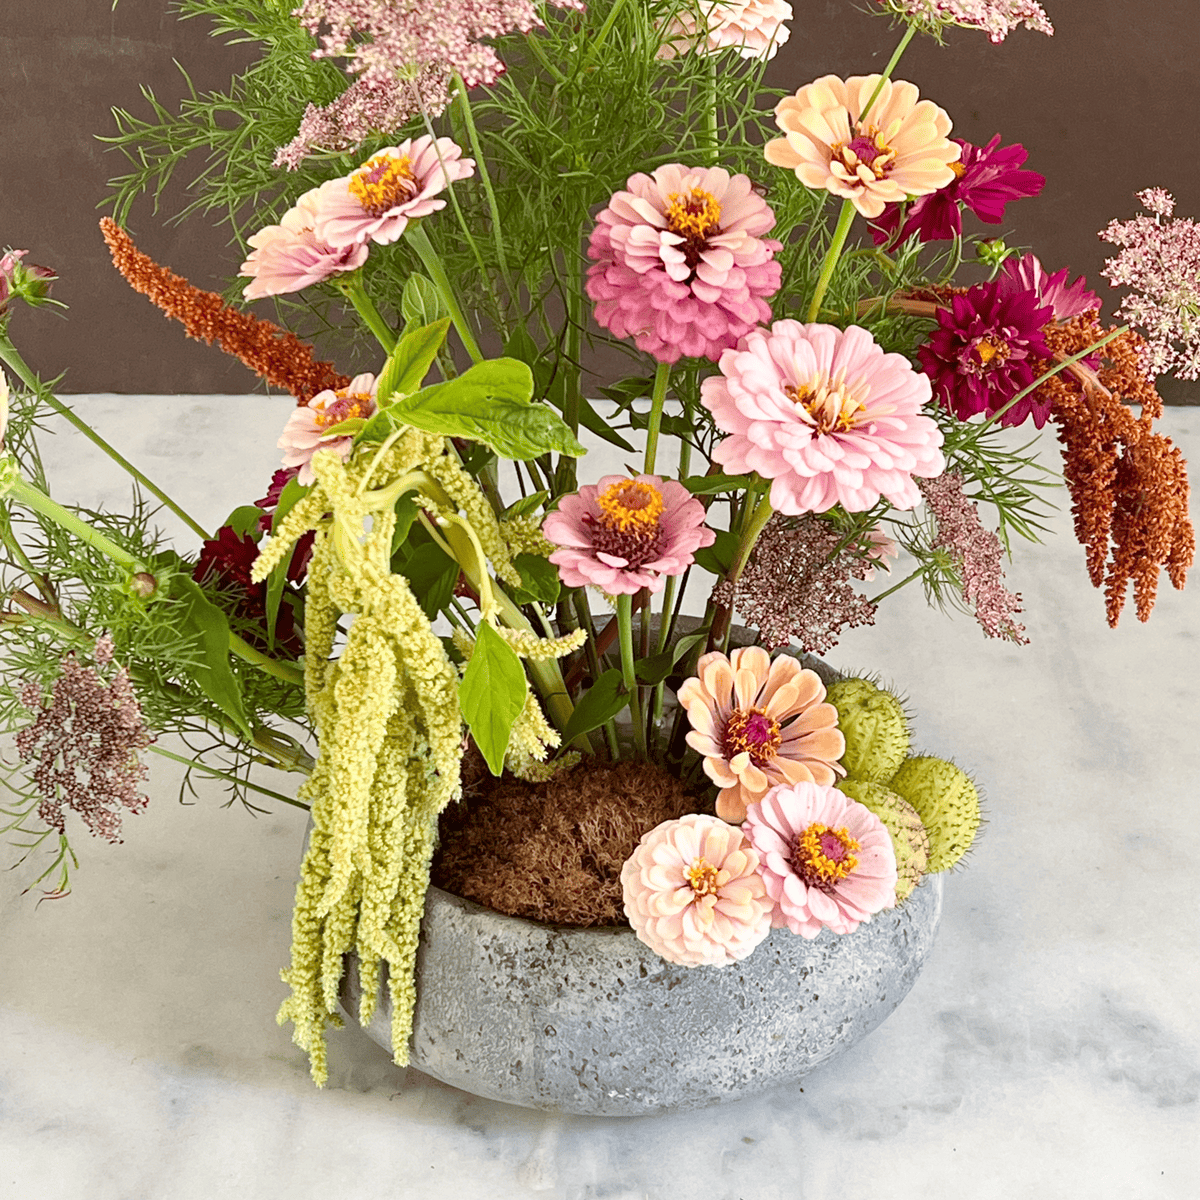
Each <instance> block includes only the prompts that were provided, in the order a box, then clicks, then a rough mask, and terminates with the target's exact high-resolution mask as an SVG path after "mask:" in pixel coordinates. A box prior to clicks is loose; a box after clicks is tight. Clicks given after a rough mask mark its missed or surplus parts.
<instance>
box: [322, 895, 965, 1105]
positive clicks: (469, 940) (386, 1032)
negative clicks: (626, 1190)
mask: <svg viewBox="0 0 1200 1200" xmlns="http://www.w3.org/2000/svg"><path fill="white" fill-rule="evenodd" d="M941 910H942V879H941V876H936V875H935V876H929V877H927V878H926V879H924V880H923V881H922V882H921V884H920V886H919V887H918V888H917V889H916V890H915V891H914V892H913V893H912V895H911V896H910V897H909V898H908V900H907V901H906V902H905V903H904V904H902V905H900V906H899V907H898V908H895V909H892V910H890V911H887V912H882V913H879V914H878V915H877V916H875V917H874V918H873V919H872V920H871V921H869V922H867V923H866V924H863V925H861V926H860V927H859V928H858V929H857V930H856V931H855V932H854V933H852V934H847V935H845V936H842V937H839V936H837V935H835V934H833V933H830V931H829V930H828V929H825V930H822V931H821V934H820V935H819V936H818V937H817V938H815V939H813V940H812V941H808V940H806V939H805V938H802V937H797V936H796V935H794V934H792V933H790V932H789V931H788V930H786V929H778V930H775V931H773V932H772V933H771V935H770V937H769V938H768V939H767V940H766V941H765V942H763V943H762V944H761V945H760V946H759V947H758V948H757V949H756V950H755V951H754V953H753V954H751V955H750V956H749V957H748V958H746V959H744V960H743V961H742V962H740V963H735V964H733V965H731V966H727V967H722V968H712V967H693V968H688V967H679V966H675V965H673V964H671V963H668V962H664V961H663V960H662V959H661V958H659V957H658V956H657V955H656V954H654V953H653V951H651V950H650V948H649V947H648V946H645V945H643V944H642V943H641V942H640V941H638V939H637V937H636V936H635V935H634V933H633V931H632V930H631V929H572V928H564V927H562V926H555V925H542V924H538V923H536V922H533V921H526V920H522V919H521V918H519V917H509V916H503V915H501V914H499V913H495V912H492V911H491V910H490V909H486V908H483V907H481V906H480V905H478V904H475V903H473V902H471V901H469V900H462V899H459V898H458V897H457V896H452V895H450V894H448V893H446V892H443V891H440V890H438V889H437V888H433V887H431V888H430V889H429V894H428V898H427V900H426V905H425V917H424V921H423V923H422V926H421V943H420V949H419V951H418V953H417V1007H416V1015H415V1022H414V1029H413V1036H412V1041H411V1044H410V1049H409V1055H410V1062H411V1063H412V1065H413V1066H414V1067H416V1068H417V1069H418V1070H420V1071H423V1072H424V1073H425V1074H427V1075H432V1076H433V1077H434V1078H435V1079H439V1080H441V1081H442V1082H443V1083H448V1084H451V1085H452V1086H454V1087H457V1088H462V1089H463V1090H464V1091H467V1092H471V1093H473V1094H475V1095H477V1096H484V1097H486V1098H488V1099H491V1100H504V1101H506V1102H507V1103H509V1104H517V1105H522V1106H524V1107H526V1108H536V1109H544V1110H548V1111H557V1112H563V1113H576V1114H583V1115H588V1116H605V1117H616V1116H644V1115H650V1114H654V1113H666V1112H681V1111H685V1110H687V1109H693V1108H702V1107H705V1106H707V1105H711V1104H717V1103H720V1102H722V1101H726V1100H737V1099H741V1098H744V1097H747V1096H753V1095H756V1094H757V1093H759V1092H763V1091H767V1090H769V1089H771V1088H775V1087H779V1086H782V1085H784V1084H790V1083H795V1082H796V1081H797V1080H799V1079H802V1078H803V1077H804V1076H805V1075H806V1074H808V1073H809V1072H810V1071H812V1070H813V1069H814V1068H816V1067H818V1066H820V1065H821V1064H822V1063H824V1062H828V1061H829V1060H830V1059H832V1058H834V1057H836V1056H837V1055H838V1054H840V1053H842V1051H844V1050H846V1049H848V1048H849V1047H850V1046H853V1045H854V1044H855V1043H856V1042H858V1041H860V1040H861V1039H862V1038H864V1037H866V1035H867V1034H868V1033H870V1032H871V1030H872V1029H874V1028H875V1027H876V1026H877V1025H879V1023H880V1022H881V1021H883V1019H884V1018H885V1017H886V1016H887V1015H888V1014H889V1013H890V1012H891V1011H892V1010H893V1009H894V1008H895V1007H896V1006H897V1005H898V1004H899V1003H900V1001H901V1000H903V999H904V997H905V995H907V993H908V991H909V989H910V988H911V987H912V985H913V983H914V982H915V980H916V978H917V975H918V974H919V973H920V971H921V967H922V966H923V964H924V962H925V959H926V957H927V956H928V954H929V951H930V949H931V948H932V946H933V941H934V936H935V934H936V932H937V927H938V922H939V919H940V917H941ZM385 969H386V968H385ZM359 995H360V992H359V984H358V973H357V970H356V963H354V962H353V961H352V960H351V961H350V962H349V964H348V970H347V972H346V976H345V978H344V979H343V983H342V1004H343V1006H344V1007H345V1009H346V1011H347V1013H348V1014H349V1015H351V1016H353V1017H356V1016H357V1013H358V999H359ZM390 1026H391V1009H390V1005H389V1003H388V996H387V988H386V979H385V981H384V986H382V987H381V989H380V996H379V999H378V1006H377V1008H376V1012H375V1018H374V1020H373V1021H372V1023H371V1025H370V1027H369V1028H368V1030H367V1032H368V1033H369V1035H370V1036H371V1038H372V1039H374V1040H375V1041H376V1042H378V1043H379V1044H380V1045H381V1046H384V1047H385V1048H387V1049H388V1050H389V1051H390V1050H391V1029H390Z"/></svg>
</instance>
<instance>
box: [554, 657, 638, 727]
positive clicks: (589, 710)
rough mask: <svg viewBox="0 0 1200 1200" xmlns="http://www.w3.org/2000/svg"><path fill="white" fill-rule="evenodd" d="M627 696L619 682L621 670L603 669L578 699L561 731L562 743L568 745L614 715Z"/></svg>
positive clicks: (625, 702)
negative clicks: (601, 673) (565, 725)
mask: <svg viewBox="0 0 1200 1200" xmlns="http://www.w3.org/2000/svg"><path fill="white" fill-rule="evenodd" d="M628 703H629V696H628V694H627V693H626V692H625V690H624V685H623V684H622V682H621V672H620V671H618V670H617V669H616V668H615V667H614V668H613V669H612V670H610V671H605V672H604V674H603V675H601V676H600V678H599V679H597V680H596V682H595V683H593V684H592V686H591V687H590V688H588V690H587V691H586V692H584V693H583V695H582V696H581V697H580V699H579V703H578V704H576V705H575V711H574V712H573V713H572V714H571V719H570V720H569V721H568V722H567V727H566V729H564V730H563V733H562V744H563V745H564V746H569V745H570V744H571V743H572V742H573V741H574V740H575V739H576V738H577V737H578V736H579V735H580V734H581V733H590V732H591V731H592V730H593V729H598V728H599V727H600V726H601V725H603V724H604V722H605V721H608V720H610V719H611V718H613V717H615V716H616V715H617V713H619V712H620V711H621V710H622V709H623V708H624V707H625V706H626V705H627V704H628Z"/></svg>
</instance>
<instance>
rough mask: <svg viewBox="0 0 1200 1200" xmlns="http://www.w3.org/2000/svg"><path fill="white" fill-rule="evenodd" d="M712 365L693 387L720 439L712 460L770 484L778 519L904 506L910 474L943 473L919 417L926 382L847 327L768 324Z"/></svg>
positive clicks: (914, 497)
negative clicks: (716, 367) (715, 368)
mask: <svg viewBox="0 0 1200 1200" xmlns="http://www.w3.org/2000/svg"><path fill="white" fill-rule="evenodd" d="M720 367H721V373H720V374H719V375H712V376H710V377H709V378H708V379H706V380H704V382H703V383H702V384H701V390H700V394H701V399H702V400H703V401H704V404H705V405H706V407H707V408H708V409H709V411H710V412H711V413H712V415H713V420H715V421H716V423H717V425H718V427H719V428H721V429H723V430H724V431H725V432H726V433H727V434H729V437H727V438H726V439H725V440H724V441H723V442H721V443H720V444H719V445H718V446H717V447H716V449H715V450H714V451H713V458H714V460H715V461H716V462H719V463H720V464H721V465H722V466H724V467H725V468H726V469H727V470H729V471H730V472H732V473H741V472H744V471H757V472H758V473H759V475H761V476H763V478H765V479H770V480H771V505H772V507H774V508H775V510H776V511H777V512H781V513H785V514H787V515H789V516H797V515H799V514H800V513H805V512H818V513H819V512H826V511H827V510H829V509H830V508H832V507H833V506H834V505H835V504H840V505H841V506H842V507H843V508H844V509H845V510H846V511H847V512H865V511H866V510H867V509H868V508H870V507H871V506H872V505H873V504H875V502H876V501H877V500H878V499H879V497H880V496H885V497H886V498H887V499H888V500H889V501H890V502H891V503H892V504H893V505H895V507H896V508H913V507H915V506H916V504H917V503H918V502H919V501H920V498H921V496H920V493H919V492H918V491H917V487H916V484H914V483H913V479H912V477H913V476H914V475H921V476H926V477H928V476H932V475H940V474H941V473H942V470H943V469H944V467H945V460H944V459H943V458H942V452H941V450H940V449H939V447H940V446H941V444H942V434H941V431H940V430H939V429H938V427H937V424H936V422H935V421H934V420H933V419H932V418H931V417H927V416H923V415H922V414H921V411H920V410H921V406H922V405H923V404H924V403H925V402H926V401H928V400H929V398H930V388H929V381H928V379H926V378H925V376H923V375H921V374H920V373H919V372H918V371H914V370H913V368H912V365H911V364H910V363H909V361H908V360H907V359H906V358H904V357H903V356H902V355H899V354H885V353H884V352H883V350H882V348H881V347H880V346H879V345H878V344H877V343H876V341H875V340H874V338H872V337H871V335H870V334H869V333H868V332H867V331H866V330H865V329H860V328H859V327H858V326H857V325H851V326H850V327H849V328H848V329H846V330H844V331H843V330H841V329H837V328H835V327H834V326H833V325H802V324H800V322H799V321H776V322H775V324H774V325H772V326H771V328H770V329H769V330H766V329H756V330H755V331H754V332H753V333H751V334H749V335H748V336H747V337H745V338H743V339H742V341H741V342H740V343H739V344H738V348H737V349H736V350H727V351H726V352H725V353H724V354H722V355H721V362H720Z"/></svg>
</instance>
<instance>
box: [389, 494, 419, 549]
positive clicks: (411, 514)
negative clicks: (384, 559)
mask: <svg viewBox="0 0 1200 1200" xmlns="http://www.w3.org/2000/svg"><path fill="white" fill-rule="evenodd" d="M416 519H417V502H416V499H415V498H414V497H413V494H412V493H411V492H408V493H406V494H405V495H403V496H401V497H400V499H399V500H397V501H396V528H395V529H393V530H392V556H393V557H395V554H396V551H397V550H399V549H400V547H401V546H403V545H404V543H405V542H406V541H408V535H409V532H410V531H411V530H412V527H413V522H414V521H415V520H416Z"/></svg>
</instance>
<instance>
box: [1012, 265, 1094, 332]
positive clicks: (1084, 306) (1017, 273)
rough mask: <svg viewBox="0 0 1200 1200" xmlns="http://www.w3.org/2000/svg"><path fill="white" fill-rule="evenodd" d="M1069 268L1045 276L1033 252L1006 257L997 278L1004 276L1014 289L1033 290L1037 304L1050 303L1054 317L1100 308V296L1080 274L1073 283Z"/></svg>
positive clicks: (1060, 318)
mask: <svg viewBox="0 0 1200 1200" xmlns="http://www.w3.org/2000/svg"><path fill="white" fill-rule="evenodd" d="M1070 277H1071V271H1070V268H1069V267H1063V269H1062V270H1061V271H1055V272H1054V274H1053V275H1047V274H1046V272H1045V270H1044V269H1043V267H1042V264H1041V263H1040V262H1039V261H1038V258H1037V256H1036V255H1034V254H1022V255H1021V257H1020V258H1006V259H1005V260H1004V262H1003V263H1002V264H1001V267H1000V278H1001V279H1006V280H1007V281H1008V283H1009V285H1010V287H1011V289H1012V290H1013V291H1014V292H1033V293H1035V294H1036V296H1037V299H1038V303H1039V304H1049V305H1050V307H1051V308H1052V309H1053V310H1054V320H1056V321H1069V320H1070V319H1071V318H1072V317H1081V316H1083V314H1084V313H1086V312H1093V311H1095V310H1098V309H1099V308H1100V297H1099V296H1097V295H1096V293H1095V292H1093V291H1092V290H1091V288H1089V287H1088V285H1087V280H1086V279H1085V278H1084V277H1083V276H1082V275H1080V276H1079V277H1078V278H1077V279H1076V280H1075V281H1074V282H1073V283H1069V282H1068V280H1069V279H1070Z"/></svg>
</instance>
